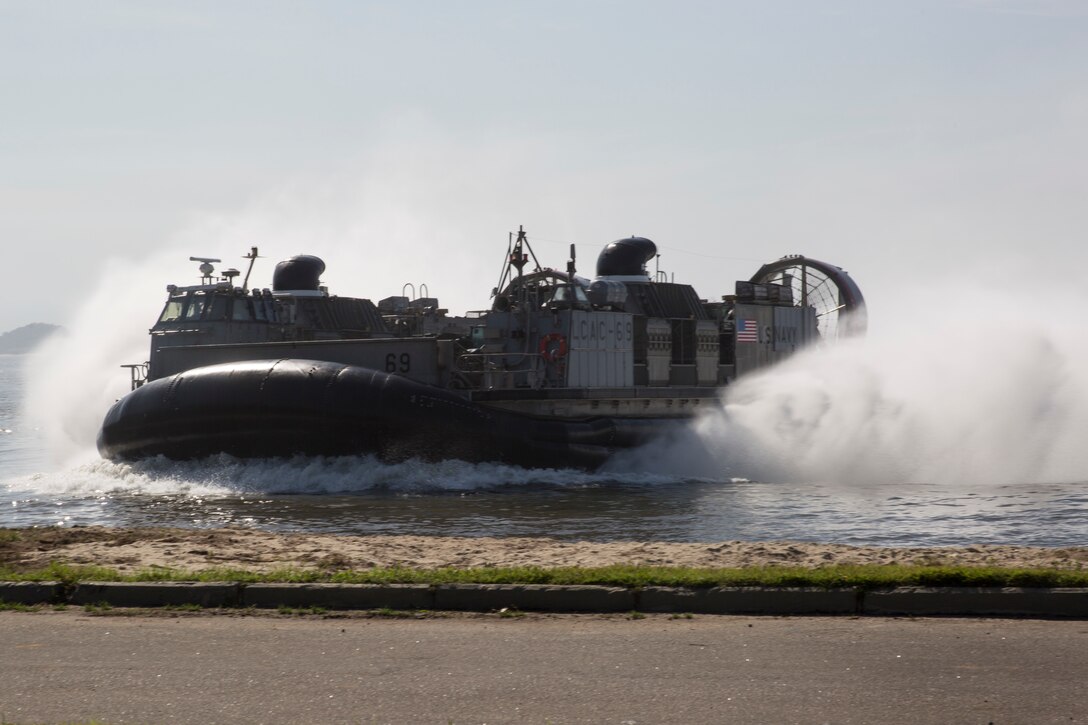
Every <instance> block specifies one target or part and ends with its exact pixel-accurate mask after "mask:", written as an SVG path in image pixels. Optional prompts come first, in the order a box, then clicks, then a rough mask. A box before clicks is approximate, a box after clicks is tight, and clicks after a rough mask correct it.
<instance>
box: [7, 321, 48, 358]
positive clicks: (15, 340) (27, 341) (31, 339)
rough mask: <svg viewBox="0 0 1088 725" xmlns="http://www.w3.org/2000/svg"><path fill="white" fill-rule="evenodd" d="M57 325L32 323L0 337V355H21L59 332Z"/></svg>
mask: <svg viewBox="0 0 1088 725" xmlns="http://www.w3.org/2000/svg"><path fill="white" fill-rule="evenodd" d="M60 330H61V328H60V326H59V325H48V324H46V323H44V322H32V323H30V324H29V325H23V326H22V327H17V328H15V329H14V330H10V331H8V332H5V333H4V334H2V335H0V355H22V354H23V353H27V352H30V351H31V350H33V349H34V348H36V347H37V346H38V345H40V344H41V343H42V342H43V341H44V340H45V339H46V338H47V337H49V336H50V335H52V334H54V333H56V332H59V331H60Z"/></svg>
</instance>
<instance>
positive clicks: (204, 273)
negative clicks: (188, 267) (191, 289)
mask: <svg viewBox="0 0 1088 725" xmlns="http://www.w3.org/2000/svg"><path fill="white" fill-rule="evenodd" d="M189 261H190V262H200V267H199V269H200V281H201V283H202V284H211V283H212V275H213V274H214V273H215V267H213V266H212V263H213V262H214V263H215V264H218V263H220V262H222V261H223V260H221V259H213V258H212V257H189Z"/></svg>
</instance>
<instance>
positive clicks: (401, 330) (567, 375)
mask: <svg viewBox="0 0 1088 725" xmlns="http://www.w3.org/2000/svg"><path fill="white" fill-rule="evenodd" d="M257 257H258V255H257V249H256V248H255V247H254V248H253V249H252V250H251V252H250V254H249V255H247V256H246V258H247V259H248V260H249V269H248V270H247V272H246V275H245V278H244V280H243V282H242V285H241V286H238V285H236V284H235V280H236V278H237V277H238V276H239V275H240V273H239V272H238V271H237V270H235V269H228V270H225V271H224V272H223V273H222V274H221V275H216V274H215V267H214V264H217V263H219V262H220V260H218V259H210V258H204V257H192V258H190V259H191V260H192V261H197V262H200V272H201V281H200V284H197V285H192V286H177V285H169V286H168V287H167V291H168V297H167V300H166V304H165V306H164V308H163V310H162V312H161V314H160V315H159V318H158V320H157V321H156V323H155V325H154V326H153V327H152V328H151V331H150V334H151V349H150V355H149V359H148V361H147V362H146V363H142V364H139V365H128V366H126V367H129V368H130V369H131V373H132V391H131V392H130V393H128V394H127V395H125V396H124V397H123V398H121V399H120V400H118V401H117V402H116V403H115V404H114V405H113V407H112V408H111V409H110V410H109V412H108V413H107V414H106V417H105V420H104V422H103V424H102V428H101V430H100V432H99V435H98V449H99V451H100V453H101V455H102V456H103V457H105V458H109V459H117V460H139V459H142V458H148V457H153V456H159V455H162V456H166V457H168V458H173V459H192V458H201V457H204V456H209V455H214V454H218V453H227V454H230V455H234V456H238V457H244V458H252V457H262V458H264V457H275V456H286V455H294V454H304V455H328V456H336V455H358V454H374V455H377V456H378V457H380V458H381V459H383V460H390V461H395V460H405V459H409V458H416V457H417V458H421V459H424V460H444V459H461V460H466V461H499V462H506V463H512V464H518V465H526V466H551V467H555V466H576V467H580V468H587V469H593V468H596V467H598V466H600V465H601V464H602V463H604V462H605V461H606V460H608V458H609V457H610V456H611V455H613V454H614V453H615V452H616V451H619V450H623V449H628V448H633V447H636V446H639V445H642V444H644V443H646V442H648V441H650V440H652V439H654V438H656V437H658V436H661V435H663V434H664V433H666V432H667V431H668V430H670V429H673V428H676V427H678V426H681V425H683V424H684V423H685V422H687V421H688V420H690V419H691V418H692V417H693V416H695V415H696V414H698V412H699V411H700V410H703V409H706V408H707V407H709V406H711V405H713V404H714V403H715V402H716V401H717V400H718V396H719V393H720V389H721V388H722V386H725V385H728V384H730V383H731V382H732V381H733V380H735V379H736V378H737V377H738V376H741V375H745V374H747V373H750V372H751V371H754V370H757V369H759V368H762V367H765V366H767V365H771V364H774V363H776V362H778V361H780V360H782V359H784V358H786V357H788V356H789V355H792V354H793V353H794V352H796V351H797V350H799V349H801V348H802V347H804V346H806V345H810V344H813V343H814V342H816V341H818V340H826V339H829V338H835V337H839V336H846V335H857V334H861V333H863V332H864V330H865V325H866V318H865V303H864V299H863V297H862V294H861V291H860V290H859V289H858V287H857V285H856V284H855V283H854V281H853V280H852V279H851V277H850V276H849V275H848V274H847V273H846V272H845V271H844V270H842V269H841V268H839V267H836V266H834V265H830V264H826V263H824V262H820V261H817V260H813V259H810V258H806V257H801V256H790V257H784V258H782V259H780V260H778V261H776V262H771V263H769V264H766V265H764V266H763V267H762V268H760V270H759V271H758V272H757V273H756V274H755V275H753V277H752V278H751V279H749V280H743V281H738V282H737V283H736V285H735V288H734V292H733V294H729V295H725V296H722V297H721V298H720V301H707V300H706V299H701V298H700V297H699V295H698V294H697V293H696V292H695V290H694V289H693V288H692V287H691V286H690V285H685V284H679V283H675V282H672V281H669V280H668V278H667V276H666V275H665V274H664V273H663V272H660V271H656V272H654V273H650V272H647V270H646V265H647V263H649V262H650V261H651V260H653V259H656V258H657V257H658V254H657V247H656V245H655V244H654V243H653V242H652V241H650V240H649V239H646V238H643V237H630V238H627V239H620V240H617V241H615V242H612V243H611V244H609V245H607V246H606V247H605V248H604V249H603V250H602V251H601V253H600V255H599V256H598V259H597V268H596V272H597V274H596V276H595V277H594V278H592V279H589V278H586V277H582V276H580V275H579V274H578V273H577V270H576V267H575V257H574V246H573V245H572V246H571V256H570V260H569V261H568V262H567V266H566V269H565V270H562V271H561V270H556V269H551V268H545V267H542V266H540V264H539V263H538V262H537V258H536V255H535V254H534V253H533V250H532V248H531V246H530V244H529V239H528V237H527V236H526V234H525V232H524V230H521V231H519V232H518V233H517V236H516V238H515V237H514V235H511V238H510V240H509V242H508V244H507V250H506V258H505V263H504V266H503V271H502V274H501V275H500V279H499V284H498V285H497V286H496V287H495V291H494V292H493V294H492V304H491V307H490V309H488V310H484V311H480V312H475V313H469V314H466V315H465V316H461V317H457V316H451V315H449V314H448V311H447V310H446V309H443V308H441V307H440V306H439V303H438V300H437V299H436V298H432V297H429V296H428V291H427V288H426V287H425V286H424V287H421V289H420V292H421V294H419V295H416V294H415V292H416V290H415V289H414V288H412V295H411V296H409V295H406V294H405V292H406V291H407V290H408V289H409V288H410V287H411V285H405V286H404V287H403V288H402V289H401V295H400V296H392V297H386V298H384V299H382V300H380V301H379V302H378V303H377V304H376V305H375V304H374V303H373V302H371V301H370V300H369V299H364V298H353V297H338V296H335V295H330V294H329V292H328V290H327V289H326V288H325V287H324V286H322V285H321V283H320V276H321V274H322V273H323V272H324V270H325V264H324V262H323V261H322V260H321V259H319V258H317V257H314V256H310V255H303V256H298V257H292V258H291V259H288V260H285V261H283V262H280V263H279V264H278V265H276V268H275V271H274V273H273V279H272V287H271V289H267V288H266V289H258V288H250V287H249V284H248V281H249V277H250V273H251V272H252V269H253V264H254V261H255V260H256V259H257ZM530 262H531V263H532V268H531V269H530V270H529V271H526V267H527V266H529V265H530Z"/></svg>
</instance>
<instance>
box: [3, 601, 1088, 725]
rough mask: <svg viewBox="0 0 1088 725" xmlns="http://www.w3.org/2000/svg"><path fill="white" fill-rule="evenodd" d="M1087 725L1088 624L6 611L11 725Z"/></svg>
mask: <svg viewBox="0 0 1088 725" xmlns="http://www.w3.org/2000/svg"><path fill="white" fill-rule="evenodd" d="M92 719H93V720H98V721H103V722H106V723H167V722H170V723H172V722H179V723H185V722H192V723H202V724H207V723H260V722H264V723H287V722H290V723H334V722H354V723H360V722H361V723H372V722H373V723H385V722H392V723H417V722H419V723H480V722H487V723H503V722H517V723H568V722H569V723H574V722H593V723H659V722H674V723H790V722H795V723H820V722H833V723H881V722H888V723H898V722H902V723H990V722H993V723H1001V724H1004V723H1071V722H1074V723H1075V722H1088V622H1084V621H1032V620H995V619H986V620H968V619H882V618H860V619H854V618H838V617H836V618H832V617H828V618H804V617H788V618H785V617H784V618H774V617H738V616H724V617H715V616H697V617H695V618H694V619H670V618H669V617H667V616H666V615H653V616H648V617H646V618H645V619H637V620H632V619H627V618H624V617H622V616H607V617H606V616H588V615H563V616H554V615H552V616H545V615H539V616H531V617H524V618H517V619H514V618H511V619H503V618H499V617H496V616H493V615H492V616H456V617H450V618H444V619H425V620H403V619H359V618H349V619H317V618H309V619H299V618H293V619H292V618H290V617H288V616H286V615H262V616H222V615H211V614H205V615H195V616H179V617H164V616H137V617H122V616H88V615H87V614H85V613H83V612H82V611H76V610H69V611H65V612H41V613H21V612H0V722H3V723H28V722H33V723H50V722H85V721H88V720H92Z"/></svg>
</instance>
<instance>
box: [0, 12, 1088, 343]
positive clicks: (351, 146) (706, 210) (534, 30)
mask: <svg viewBox="0 0 1088 725" xmlns="http://www.w3.org/2000/svg"><path fill="white" fill-rule="evenodd" d="M0 98H2V101H0V131H2V133H0V249H2V250H3V258H4V260H5V269H6V271H7V274H6V275H5V277H6V278H5V284H4V286H3V291H2V292H0V303H2V304H0V331H4V330H9V329H13V328H15V327H18V326H20V325H23V324H27V323H30V322H49V323H54V324H65V325H72V324H81V325H86V324H88V322H87V316H86V315H83V316H81V314H80V313H81V312H82V311H85V310H86V309H87V306H88V304H89V303H88V300H91V299H92V298H96V299H99V302H98V303H96V304H98V305H99V308H100V310H101V311H100V313H99V314H100V315H101V318H98V317H97V316H96V319H101V324H103V325H104V326H109V325H111V324H119V321H120V320H121V318H123V319H124V324H125V325H132V326H133V328H134V331H135V332H137V333H139V334H141V335H142V334H144V333H145V332H146V328H147V327H148V326H150V324H151V322H152V321H153V319H154V318H155V317H156V316H157V314H158V311H159V308H160V306H161V304H162V302H163V298H164V296H165V290H164V288H165V285H166V284H168V283H178V284H189V283H195V282H196V281H197V272H196V264H194V263H191V262H189V261H188V257H189V256H190V255H197V256H211V257H221V258H222V259H223V260H224V264H223V265H222V266H224V267H226V266H242V265H243V260H242V259H241V257H242V255H243V254H245V253H246V252H247V251H248V250H249V248H250V247H251V246H258V247H259V248H260V253H261V255H262V257H263V258H262V259H261V260H259V261H258V264H257V267H256V268H255V270H254V281H255V282H257V283H258V285H263V286H266V285H268V284H269V282H270V277H271V269H272V265H273V264H274V262H275V261H277V260H279V259H283V258H285V257H288V256H290V255H293V254H299V253H309V254H316V255H318V256H321V257H322V258H323V259H324V260H325V261H326V264H327V266H328V271H327V272H326V274H325V275H324V277H323V281H324V282H325V283H326V284H327V285H328V286H329V287H330V290H331V291H332V292H333V293H337V294H343V295H352V296H361V297H369V298H371V299H374V300H377V299H380V298H383V297H387V296H390V295H396V294H400V293H401V291H402V289H403V288H404V287H403V286H404V284H405V283H412V284H413V285H416V286H417V287H418V286H419V285H420V284H426V285H427V287H428V291H429V293H430V294H431V296H437V297H438V298H439V299H440V300H441V302H442V304H443V306H446V307H449V308H450V310H451V312H455V313H459V312H462V311H464V310H467V309H481V308H484V307H487V306H488V305H489V300H488V298H489V294H490V291H491V288H492V287H493V286H494V285H495V283H496V282H497V280H498V276H499V272H500V266H501V264H502V261H503V256H504V253H505V251H506V243H507V238H508V234H509V232H511V231H513V230H516V229H517V228H518V227H519V225H524V227H525V228H526V230H527V231H528V232H529V235H530V239H531V240H533V244H534V248H535V250H536V252H537V255H538V256H539V257H540V258H541V260H542V262H543V263H545V264H546V265H549V266H554V267H559V268H563V267H564V266H565V263H566V259H567V254H568V247H569V244H571V243H575V244H577V250H578V263H579V270H580V271H581V272H582V273H584V274H591V273H592V269H593V264H594V261H595V259H596V256H597V254H598V252H599V250H600V248H601V247H602V246H603V245H604V244H607V243H608V242H610V241H612V240H615V239H619V238H622V237H626V236H630V235H639V236H646V237H649V238H651V239H653V240H655V242H657V244H658V246H659V249H660V251H661V253H662V256H661V260H660V264H661V268H662V269H664V270H665V271H666V272H667V273H669V274H672V275H674V276H675V279H676V280H677V281H686V282H690V283H692V284H694V285H695V287H696V289H697V290H698V291H699V292H700V294H701V295H702V296H704V297H708V298H712V299H713V298H715V297H717V296H718V295H720V294H725V293H729V292H731V291H732V288H733V281H734V280H736V279H742V278H746V277H748V276H749V275H751V273H752V272H754V271H755V269H757V268H758V267H759V265H760V264H761V263H763V262H765V261H769V260H772V259H776V258H778V257H780V256H782V255H784V254H793V253H801V254H806V255H809V256H812V257H816V258H819V259H823V260H826V261H828V262H832V263H834V264H838V265H841V266H843V267H844V268H846V269H847V270H849V271H850V272H851V274H852V275H853V276H854V277H855V279H856V280H857V281H858V283H859V284H860V286H861V287H862V289H863V290H864V292H865V294H866V297H867V298H868V300H869V303H870V319H871V325H872V326H876V325H879V320H880V315H881V311H882V309H887V308H891V307H894V306H897V305H898V306H903V305H910V304H913V305H916V306H917V307H918V308H919V309H922V308H923V307H926V306H927V305H926V304H925V303H926V300H925V299H924V294H923V291H924V290H925V289H928V288H930V287H931V286H932V285H937V284H955V285H959V286H961V287H962V288H964V289H971V288H974V287H985V288H990V289H992V288H994V287H999V288H1000V287H1004V288H1007V289H1009V290H1010V293H1011V294H1012V295H1015V292H1016V290H1017V289H1021V290H1022V289H1025V288H1028V287H1029V286H1033V285H1040V284H1057V285H1070V286H1072V287H1074V288H1081V289H1083V288H1084V287H1085V282H1086V281H1088V280H1086V279H1085V268H1086V265H1085V262H1086V261H1088V259H1086V257H1088V252H1085V244H1084V240H1083V236H1084V232H1085V229H1086V228H1088V224H1086V222H1088V204H1086V203H1085V200H1086V199H1088V163H1086V162H1088V3H1085V2H1080V1H1072V0H1070V1H1065V0H945V1H943V2H935V1H930V0H910V1H909V2H906V1H904V2H880V1H878V0H857V1H848V0H827V1H826V2H809V1H789V0H764V1H760V2H755V1H753V2H728V1H726V0H718V1H707V2H703V1H697V0H670V1H669V2H664V1H660V2H646V1H643V0H625V1H622V2H621V1H612V0H578V1H568V0H549V1H548V2H544V1H542V0H540V1H536V2H527V1H525V0H501V1H499V0H495V1H494V2H492V1H487V0H464V1H462V2H448V1H429V0H415V1H411V2H405V1H403V0H401V1H398V2H393V1H390V2H368V1H366V0H355V1H350V2H349V1H345V2H338V1H335V0H312V1H310V2H276V1H274V0H272V1H269V0H261V1H256V0H254V1H252V2H247V1H240V0H215V1H214V2H201V1H200V0H190V1H186V2H170V1H160V2H150V1H147V0H97V1H91V0H87V1H84V2H62V1H57V0H26V1H19V0H0ZM1036 289H1037V288H1036ZM114 292H116V294H115V296H110V297H108V299H109V300H112V301H110V302H108V303H107V304H105V305H102V304H101V301H100V300H101V298H102V295H103V294H106V295H107V296H109V295H113V293H114ZM1010 300H1015V296H1012V297H1010ZM1010 304H1015V302H1014V301H1011V302H1010ZM111 305H112V307H111ZM120 307H123V308H124V310H123V314H122V311H120V310H119V311H118V315H117V317H118V321H112V320H110V319H106V318H110V317H111V316H112V315H113V312H112V310H116V309H118V308H120ZM132 320H137V321H142V322H139V323H138V324H137V323H135V322H132ZM95 324H97V323H95Z"/></svg>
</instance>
